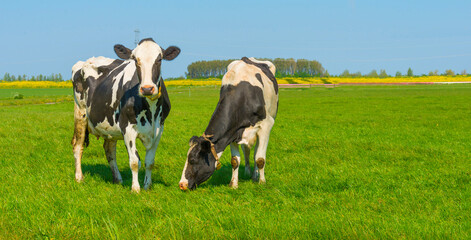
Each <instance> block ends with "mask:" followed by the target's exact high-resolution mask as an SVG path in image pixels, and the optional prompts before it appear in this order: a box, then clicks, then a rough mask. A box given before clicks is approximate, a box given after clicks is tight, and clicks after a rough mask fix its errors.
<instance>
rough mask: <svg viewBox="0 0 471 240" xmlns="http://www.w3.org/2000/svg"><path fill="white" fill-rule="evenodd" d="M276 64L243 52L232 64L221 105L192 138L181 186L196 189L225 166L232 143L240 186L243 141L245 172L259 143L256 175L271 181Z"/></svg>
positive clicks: (234, 182)
mask: <svg viewBox="0 0 471 240" xmlns="http://www.w3.org/2000/svg"><path fill="white" fill-rule="evenodd" d="M274 75H275V66H274V65H273V64H272V63H271V62H269V61H259V60H256V59H255V58H250V59H249V58H246V57H244V58H242V60H237V61H234V62H232V63H231V64H229V66H228V67H227V73H226V74H225V75H224V77H223V79H222V87H221V91H220V96H219V102H218V104H217V106H216V110H215V111H214V113H213V116H212V117H211V120H210V121H209V124H208V127H207V128H206V130H205V131H204V134H203V136H200V137H197V136H193V137H192V138H191V139H190V149H189V150H188V155H187V160H186V163H185V167H184V169H183V173H182V177H181V180H180V184H179V186H180V189H182V190H187V189H194V188H196V186H197V185H199V184H201V183H202V182H204V181H206V180H207V179H208V178H209V177H210V176H211V175H212V174H213V173H214V170H215V169H218V168H219V166H220V163H219V158H220V157H221V154H222V152H223V151H224V149H225V148H226V147H227V145H230V148H231V154H232V158H231V165H232V179H231V182H230V184H229V185H230V186H231V187H233V188H237V187H238V179H239V175H238V171H239V165H240V153H239V145H241V146H242V150H243V153H244V159H245V173H246V174H247V175H250V163H249V161H250V160H249V155H250V149H251V148H252V146H255V158H254V160H255V164H254V171H253V175H252V179H253V180H254V181H257V178H258V176H257V175H259V182H260V183H264V182H265V173H264V169H265V161H266V151H267V146H268V139H269V136H270V131H271V128H272V127H273V124H274V123H275V117H276V113H277V111H278V84H277V82H276V79H275V76H274Z"/></svg>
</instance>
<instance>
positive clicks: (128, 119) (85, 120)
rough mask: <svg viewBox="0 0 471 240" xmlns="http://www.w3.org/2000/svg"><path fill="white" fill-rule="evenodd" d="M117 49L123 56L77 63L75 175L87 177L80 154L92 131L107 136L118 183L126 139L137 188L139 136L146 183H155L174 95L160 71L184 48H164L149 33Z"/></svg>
mask: <svg viewBox="0 0 471 240" xmlns="http://www.w3.org/2000/svg"><path fill="white" fill-rule="evenodd" d="M114 50H115V52H116V54H117V55H118V57H120V58H121V59H124V60H114V59H109V58H104V57H98V58H91V59H89V60H87V61H86V62H78V63H76V64H75V65H74V67H73V68H72V77H73V86H74V98H75V110H74V118H75V130H74V136H73V139H72V145H73V149H74V157H75V180H76V181H77V182H80V181H82V180H83V175H82V168H81V158H82V151H83V147H84V145H88V133H89V131H90V132H91V133H92V134H93V135H95V136H97V137H102V138H103V139H104V140H105V142H104V144H103V148H104V149H105V153H106V158H107V159H108V162H109V164H110V168H111V172H112V174H113V181H114V182H115V183H122V178H121V174H120V172H119V170H118V165H117V164H116V141H117V140H120V139H124V143H125V145H126V148H127V151H128V155H129V165H130V168H131V171H132V191H134V192H139V190H140V185H139V182H138V176H137V175H138V169H139V167H140V158H139V154H138V153H137V149H136V138H139V139H140V140H141V141H142V143H143V145H144V147H145V148H146V156H145V167H146V173H145V178H144V189H148V188H149V187H150V185H151V184H152V179H151V172H152V168H153V166H154V158H155V151H156V150H157V146H158V144H159V141H160V137H161V135H162V132H163V129H164V122H165V118H166V117H167V116H168V114H169V112H170V100H169V98H168V94H167V90H166V88H165V84H164V81H163V79H162V76H161V74H160V69H161V62H162V60H163V59H164V60H173V59H174V58H175V57H177V56H178V54H180V49H179V48H178V47H174V46H171V47H169V48H167V49H165V50H164V49H163V48H161V47H160V46H159V45H158V44H157V43H155V42H154V41H153V40H152V39H150V38H147V39H143V40H142V41H141V42H140V43H139V44H138V45H137V47H136V48H135V49H134V50H130V49H128V48H126V47H124V46H123V45H119V44H118V45H115V46H114Z"/></svg>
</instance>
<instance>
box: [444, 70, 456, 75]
mask: <svg viewBox="0 0 471 240" xmlns="http://www.w3.org/2000/svg"><path fill="white" fill-rule="evenodd" d="M445 75H447V76H455V72H453V70H451V69H447V70H445Z"/></svg>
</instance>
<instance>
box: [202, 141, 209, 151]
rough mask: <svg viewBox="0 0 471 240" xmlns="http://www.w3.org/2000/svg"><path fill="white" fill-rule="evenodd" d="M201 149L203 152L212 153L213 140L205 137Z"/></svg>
mask: <svg viewBox="0 0 471 240" xmlns="http://www.w3.org/2000/svg"><path fill="white" fill-rule="evenodd" d="M201 150H202V151H203V152H206V153H210V152H211V142H210V141H209V140H207V139H204V140H203V141H202V142H201Z"/></svg>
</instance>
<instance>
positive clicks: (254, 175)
mask: <svg viewBox="0 0 471 240" xmlns="http://www.w3.org/2000/svg"><path fill="white" fill-rule="evenodd" d="M258 143H259V139H258V138H257V142H256V143H255V146H254V155H253V158H254V167H253V173H252V181H254V182H256V181H258V166H257V155H256V153H257V150H258Z"/></svg>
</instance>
